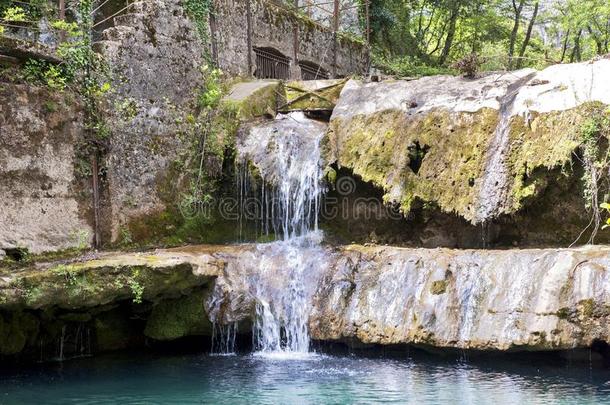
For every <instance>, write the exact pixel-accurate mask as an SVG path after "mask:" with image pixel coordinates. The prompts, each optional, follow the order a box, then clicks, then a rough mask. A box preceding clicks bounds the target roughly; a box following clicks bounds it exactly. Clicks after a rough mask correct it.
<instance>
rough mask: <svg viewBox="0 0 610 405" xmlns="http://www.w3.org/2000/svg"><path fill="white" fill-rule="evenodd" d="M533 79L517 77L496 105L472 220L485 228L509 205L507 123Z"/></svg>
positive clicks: (528, 75) (508, 138) (532, 75)
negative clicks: (522, 88)
mask: <svg viewBox="0 0 610 405" xmlns="http://www.w3.org/2000/svg"><path fill="white" fill-rule="evenodd" d="M534 76H535V73H529V74H527V75H525V76H523V77H521V78H520V79H519V80H517V81H516V82H515V83H513V84H512V85H511V86H509V87H508V89H507V93H506V95H505V96H504V97H503V98H502V100H501V101H500V113H499V120H498V125H497V126H496V129H495V131H494V134H493V136H492V139H491V142H490V144H489V148H488V150H487V161H486V164H485V169H484V172H483V180H482V183H481V187H480V189H479V190H480V191H479V198H478V204H477V212H476V216H475V218H474V220H475V222H476V223H483V224H485V223H486V222H488V221H489V220H491V219H493V218H495V217H497V216H498V215H500V214H501V213H502V211H503V208H504V207H505V206H506V204H507V203H508V202H509V201H508V191H509V189H510V184H508V180H509V178H510V176H509V168H508V167H507V165H506V157H507V156H508V154H509V152H510V128H511V126H510V123H511V118H512V117H513V116H514V115H513V104H514V101H515V98H516V97H517V94H518V92H519V89H520V88H521V87H522V86H523V85H524V84H525V83H527V82H528V81H529V80H530V79H532V78H533V77H534ZM484 228H485V226H484Z"/></svg>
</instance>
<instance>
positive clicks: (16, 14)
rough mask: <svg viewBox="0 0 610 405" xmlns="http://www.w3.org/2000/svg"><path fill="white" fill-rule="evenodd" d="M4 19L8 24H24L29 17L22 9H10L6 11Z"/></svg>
mask: <svg viewBox="0 0 610 405" xmlns="http://www.w3.org/2000/svg"><path fill="white" fill-rule="evenodd" d="M2 19H3V20H4V21H6V22H24V21H26V20H27V15H26V14H25V10H24V9H23V8H22V7H18V6H17V7H10V8H7V9H6V10H4V14H3V16H2Z"/></svg>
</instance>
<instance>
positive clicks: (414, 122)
mask: <svg viewBox="0 0 610 405" xmlns="http://www.w3.org/2000/svg"><path fill="white" fill-rule="evenodd" d="M497 124H498V112H497V111H496V110H493V109H482V110H480V111H478V112H476V113H451V112H449V111H447V110H442V109H439V110H434V111H429V112H426V113H425V114H417V115H409V114H407V113H405V112H404V111H401V110H386V111H381V112H378V113H374V114H370V115H358V116H355V117H352V118H351V119H349V120H343V119H340V118H336V119H333V120H332V121H331V123H330V131H329V139H328V143H327V145H326V153H327V155H328V156H329V161H330V162H333V161H336V162H337V163H338V165H339V167H346V168H349V169H351V170H353V172H354V174H356V175H358V176H360V177H361V178H362V180H364V181H366V182H371V183H372V184H374V185H376V186H378V187H380V188H382V189H383V190H384V192H385V195H384V200H385V201H386V202H397V203H399V204H400V207H401V210H402V211H403V212H404V213H407V212H409V211H410V210H411V208H412V205H413V204H414V203H415V202H416V201H424V202H433V203H435V204H436V205H438V207H439V208H440V209H441V210H442V211H444V212H447V213H457V214H459V215H461V216H463V217H464V218H467V219H470V218H473V217H474V214H475V207H474V205H475V203H476V201H477V198H478V196H479V190H480V184H479V183H480V181H478V179H479V178H480V176H481V173H482V172H483V170H484V165H485V156H486V151H487V149H488V146H489V142H490V139H491V134H492V133H493V132H494V130H495V128H496V126H497ZM417 145H419V146H420V147H421V148H424V150H426V152H425V154H423V155H422V154H420V155H418V160H419V161H418V162H417V163H418V164H417V166H415V165H414V164H413V163H415V162H412V161H411V157H410V156H412V155H413V154H412V153H411V150H412V148H413V147H415V146H417ZM410 148H411V149H410Z"/></svg>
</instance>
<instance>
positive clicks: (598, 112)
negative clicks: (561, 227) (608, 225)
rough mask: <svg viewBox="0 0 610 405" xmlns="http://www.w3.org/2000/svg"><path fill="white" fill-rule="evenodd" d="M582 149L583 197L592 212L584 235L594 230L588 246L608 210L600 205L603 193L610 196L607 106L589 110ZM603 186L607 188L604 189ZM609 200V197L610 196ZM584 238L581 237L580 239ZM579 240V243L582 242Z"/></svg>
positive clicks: (581, 131)
mask: <svg viewBox="0 0 610 405" xmlns="http://www.w3.org/2000/svg"><path fill="white" fill-rule="evenodd" d="M580 136H581V146H580V152H581V153H580V155H581V156H580V160H581V163H582V166H583V169H584V171H583V176H582V184H583V197H584V199H585V209H586V210H587V211H588V212H590V213H591V220H590V222H589V224H588V225H587V227H586V228H585V229H584V230H583V233H584V232H585V231H586V230H587V229H591V234H590V237H589V240H588V243H591V244H592V243H594V242H595V237H596V236H597V233H598V231H599V229H600V226H601V223H602V214H601V210H600V208H604V205H603V204H600V203H599V197H600V194H601V192H602V190H605V193H606V194H607V192H608V190H609V187H608V184H605V185H603V184H602V183H603V182H606V183H607V182H608V177H609V174H610V173H609V170H610V148H608V139H609V138H610V110H608V109H607V107H604V106H599V105H593V106H592V108H591V110H590V111H589V114H588V118H586V119H585V121H584V122H583V124H582V126H581V129H580ZM602 186H603V187H602ZM605 198H608V196H607V195H606V196H605ZM581 236H582V233H581V235H579V238H578V239H580V237H581ZM578 239H577V240H578Z"/></svg>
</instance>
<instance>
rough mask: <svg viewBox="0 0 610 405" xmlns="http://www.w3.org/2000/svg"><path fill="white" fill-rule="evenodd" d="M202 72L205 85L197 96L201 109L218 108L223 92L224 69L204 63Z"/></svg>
mask: <svg viewBox="0 0 610 405" xmlns="http://www.w3.org/2000/svg"><path fill="white" fill-rule="evenodd" d="M201 73H202V76H203V87H202V91H201V93H199V97H198V98H197V104H198V105H199V108H201V109H213V108H216V107H217V106H218V103H219V102H220V99H221V97H222V93H223V92H222V88H221V77H222V71H221V70H220V69H215V68H211V67H210V66H209V65H204V66H203V67H202V68H201Z"/></svg>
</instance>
